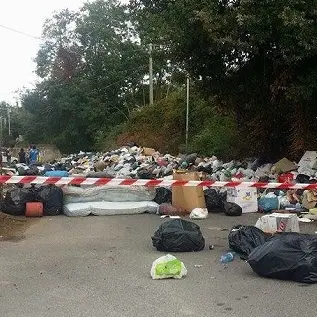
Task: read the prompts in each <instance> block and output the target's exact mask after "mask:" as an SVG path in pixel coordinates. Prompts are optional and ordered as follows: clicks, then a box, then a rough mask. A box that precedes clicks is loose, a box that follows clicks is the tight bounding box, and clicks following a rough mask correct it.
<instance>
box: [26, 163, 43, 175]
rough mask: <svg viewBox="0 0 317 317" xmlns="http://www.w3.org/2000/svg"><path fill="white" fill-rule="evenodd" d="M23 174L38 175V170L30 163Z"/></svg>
mask: <svg viewBox="0 0 317 317" xmlns="http://www.w3.org/2000/svg"><path fill="white" fill-rule="evenodd" d="M24 175H25V176H36V175H40V171H39V169H38V168H37V167H36V166H35V165H32V166H30V168H29V169H27V170H25V174H24Z"/></svg>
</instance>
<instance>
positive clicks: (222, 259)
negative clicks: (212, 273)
mask: <svg viewBox="0 0 317 317" xmlns="http://www.w3.org/2000/svg"><path fill="white" fill-rule="evenodd" d="M233 260H234V253H233V252H228V253H226V254H224V255H222V256H221V257H220V262H221V263H222V264H226V263H229V262H232V261H233Z"/></svg>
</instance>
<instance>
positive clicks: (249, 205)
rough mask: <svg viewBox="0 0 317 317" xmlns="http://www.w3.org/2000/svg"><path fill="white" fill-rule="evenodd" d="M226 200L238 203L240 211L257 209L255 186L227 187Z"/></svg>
mask: <svg viewBox="0 0 317 317" xmlns="http://www.w3.org/2000/svg"><path fill="white" fill-rule="evenodd" d="M227 201H228V202H230V203H236V204H237V205H239V206H240V207H241V208H242V213H251V212H257V211H258V195H257V190H256V188H228V189H227Z"/></svg>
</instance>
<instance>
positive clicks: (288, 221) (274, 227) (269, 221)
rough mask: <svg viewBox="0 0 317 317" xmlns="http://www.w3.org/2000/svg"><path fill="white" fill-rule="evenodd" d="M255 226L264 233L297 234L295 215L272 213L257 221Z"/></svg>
mask: <svg viewBox="0 0 317 317" xmlns="http://www.w3.org/2000/svg"><path fill="white" fill-rule="evenodd" d="M255 226H256V227H257V228H259V229H261V230H262V231H264V232H268V233H275V232H299V223H298V218H297V215H296V214H280V213H273V214H270V215H264V216H262V217H261V218H259V219H258V221H257V222H256V224H255Z"/></svg>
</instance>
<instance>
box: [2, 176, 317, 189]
mask: <svg viewBox="0 0 317 317" xmlns="http://www.w3.org/2000/svg"><path fill="white" fill-rule="evenodd" d="M0 184H42V185H47V184H55V185H95V186H98V185H108V186H148V187H150V186H186V187H196V186H200V187H202V186H206V187H232V188H275V189H317V184H291V183H260V182H216V181H181V180H160V179H151V180H148V179H118V178H85V177H43V176H4V175H2V176H0Z"/></svg>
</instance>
